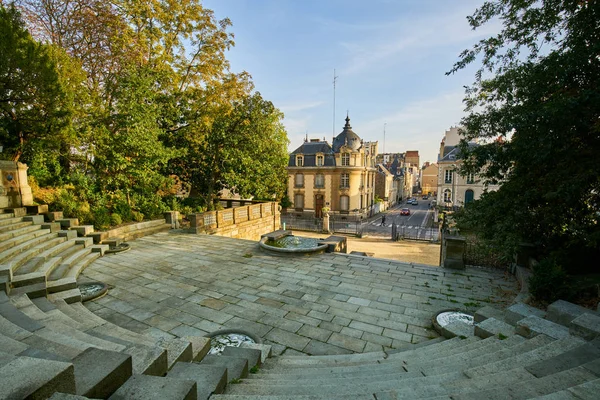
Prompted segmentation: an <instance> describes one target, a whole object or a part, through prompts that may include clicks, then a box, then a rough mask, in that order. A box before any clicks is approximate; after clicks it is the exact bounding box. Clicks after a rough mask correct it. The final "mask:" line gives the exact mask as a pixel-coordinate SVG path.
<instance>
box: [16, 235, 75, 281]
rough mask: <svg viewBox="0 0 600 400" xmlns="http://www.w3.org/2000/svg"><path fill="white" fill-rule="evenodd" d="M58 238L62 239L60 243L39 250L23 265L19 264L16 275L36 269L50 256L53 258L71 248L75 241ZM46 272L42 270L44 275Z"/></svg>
mask: <svg viewBox="0 0 600 400" xmlns="http://www.w3.org/2000/svg"><path fill="white" fill-rule="evenodd" d="M59 238H60V239H61V240H62V242H61V243H58V244H57V245H55V246H53V247H51V248H49V249H48V250H45V251H43V252H41V253H40V254H38V255H37V256H36V257H33V258H32V259H31V260H29V261H28V262H27V263H25V264H24V265H23V266H21V268H19V270H18V271H17V275H18V274H28V273H31V272H34V271H37V270H38V269H39V268H41V266H42V265H43V263H44V262H45V261H47V260H49V259H51V258H54V257H55V256H57V255H58V254H60V253H61V252H64V251H66V250H68V249H70V248H72V247H73V246H75V241H73V240H67V238H65V237H60V236H59ZM46 272H47V271H43V273H44V274H45V275H46Z"/></svg>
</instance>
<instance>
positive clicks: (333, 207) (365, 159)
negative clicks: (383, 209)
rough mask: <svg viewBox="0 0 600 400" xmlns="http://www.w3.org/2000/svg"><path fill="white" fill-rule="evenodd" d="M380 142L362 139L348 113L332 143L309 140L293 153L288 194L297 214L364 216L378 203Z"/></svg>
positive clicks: (289, 163) (289, 170) (289, 171)
mask: <svg viewBox="0 0 600 400" xmlns="http://www.w3.org/2000/svg"><path fill="white" fill-rule="evenodd" d="M376 155H377V142H365V141H363V140H362V139H361V138H360V137H359V136H358V135H357V134H356V133H355V132H354V131H352V127H351V126H350V118H349V117H348V116H346V124H345V125H344V130H343V131H342V132H341V133H340V134H339V135H337V136H336V137H335V138H334V139H333V143H332V144H331V145H330V144H329V143H327V141H325V140H320V139H310V140H308V139H307V140H306V141H305V142H304V143H303V144H302V145H301V146H300V147H298V148H297V149H296V150H294V151H293V152H292V153H291V154H290V159H289V162H288V167H287V170H288V195H289V198H290V200H291V202H292V203H293V206H292V209H293V210H294V212H295V213H296V214H299V213H302V215H303V216H314V217H317V218H320V217H321V216H322V210H323V208H324V207H327V208H328V209H329V210H330V213H332V214H343V215H352V216H356V217H359V216H365V215H367V214H368V213H369V212H370V211H371V210H372V207H373V204H374V202H375V175H376V174H377V168H376V165H375V156H376Z"/></svg>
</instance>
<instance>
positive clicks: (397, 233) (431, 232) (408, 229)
mask: <svg viewBox="0 0 600 400" xmlns="http://www.w3.org/2000/svg"><path fill="white" fill-rule="evenodd" d="M391 236H392V240H401V239H411V240H424V241H428V242H432V241H434V242H436V241H439V240H440V232H439V229H438V228H422V227H415V226H407V225H396V224H394V225H392V235H391Z"/></svg>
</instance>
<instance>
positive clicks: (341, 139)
mask: <svg viewBox="0 0 600 400" xmlns="http://www.w3.org/2000/svg"><path fill="white" fill-rule="evenodd" d="M344 145H347V146H348V147H350V148H351V149H352V151H357V150H358V149H360V148H361V147H362V140H361V138H360V136H358V135H357V134H356V133H354V131H352V127H351V126H350V117H348V116H346V125H344V130H343V131H342V133H340V134H339V135H337V136H336V137H335V138H334V139H333V151H334V153H339V152H340V148H341V147H342V146H344Z"/></svg>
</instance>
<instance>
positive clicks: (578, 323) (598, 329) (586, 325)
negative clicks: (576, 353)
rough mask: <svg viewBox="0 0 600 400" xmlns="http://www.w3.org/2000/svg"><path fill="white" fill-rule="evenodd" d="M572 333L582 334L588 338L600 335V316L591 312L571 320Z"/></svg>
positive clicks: (591, 338)
mask: <svg viewBox="0 0 600 400" xmlns="http://www.w3.org/2000/svg"><path fill="white" fill-rule="evenodd" d="M569 331H570V332H571V334H573V335H577V336H581V337H582V338H584V339H586V340H593V339H595V338H597V337H600V316H598V315H596V314H591V313H585V314H581V315H580V316H579V317H577V318H575V319H574V320H573V321H571V328H570V329H569Z"/></svg>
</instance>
